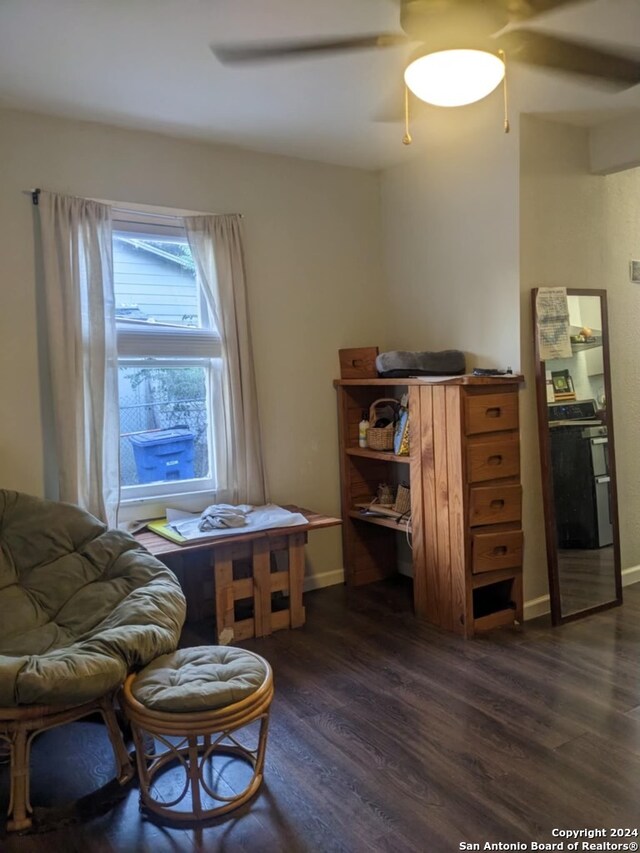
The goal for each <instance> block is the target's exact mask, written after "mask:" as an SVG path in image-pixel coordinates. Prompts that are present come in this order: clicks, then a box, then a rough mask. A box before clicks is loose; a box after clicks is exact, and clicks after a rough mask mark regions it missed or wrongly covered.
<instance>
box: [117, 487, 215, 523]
mask: <svg viewBox="0 0 640 853" xmlns="http://www.w3.org/2000/svg"><path fill="white" fill-rule="evenodd" d="M215 499H216V494H215V492H214V491H211V490H209V491H202V490H201V491H197V492H173V493H171V494H165V495H153V496H148V497H140V498H123V499H122V500H121V501H120V510H119V512H118V523H122V522H134V521H151V520H153V519H155V518H163V517H164V515H165V514H166V511H167V507H171V508H172V509H181V510H184V511H185V512H202V510H203V509H206V507H207V506H209V504H211V503H213V502H214V501H215Z"/></svg>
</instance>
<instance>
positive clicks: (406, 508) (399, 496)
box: [393, 484, 411, 515]
mask: <svg viewBox="0 0 640 853" xmlns="http://www.w3.org/2000/svg"><path fill="white" fill-rule="evenodd" d="M393 509H394V510H395V512H401V513H402V514H403V515H405V514H406V513H407V512H411V491H410V489H409V486H405V485H404V484H401V485H399V486H398V491H397V492H396V502H395V503H394V505H393Z"/></svg>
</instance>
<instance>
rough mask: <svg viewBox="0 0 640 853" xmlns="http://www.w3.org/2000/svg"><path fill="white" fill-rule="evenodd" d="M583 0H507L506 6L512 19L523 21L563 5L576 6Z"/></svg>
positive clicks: (583, 0) (560, 7) (561, 7)
mask: <svg viewBox="0 0 640 853" xmlns="http://www.w3.org/2000/svg"><path fill="white" fill-rule="evenodd" d="M584 2H585V0H508V3H507V8H508V11H509V16H510V18H511V20H513V21H524V20H526V19H527V18H533V17H534V16H535V15H542V14H543V13H544V12H553V11H555V10H556V9H563V8H564V7H565V6H576V5H578V4H579V3H584Z"/></svg>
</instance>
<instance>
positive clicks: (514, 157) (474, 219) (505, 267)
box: [382, 105, 520, 369]
mask: <svg viewBox="0 0 640 853" xmlns="http://www.w3.org/2000/svg"><path fill="white" fill-rule="evenodd" d="M474 106H476V107H478V110H477V111H474V110H473V109H470V111H469V112H466V111H465V110H459V111H443V112H442V113H439V114H438V118H439V122H438V135H437V136H436V135H434V134H433V133H432V135H431V136H430V138H429V139H428V140H426V141H424V142H422V143H421V140H420V137H419V134H418V131H416V132H415V134H414V138H415V142H414V145H422V152H421V154H420V156H419V157H418V158H415V159H413V160H412V161H411V162H410V163H408V164H406V165H402V166H398V167H395V168H392V169H389V170H387V171H385V172H384V173H383V175H382V215H383V233H384V240H385V264H386V272H387V278H388V281H389V290H388V293H389V302H388V316H389V318H390V323H389V326H390V329H392V332H393V346H394V347H395V348H398V349H409V350H411V349H417V350H439V349H449V348H456V349H461V350H464V351H465V352H466V353H467V355H468V358H467V364H468V367H469V368H472V367H474V366H482V367H501V368H504V367H507V366H511V367H512V368H514V369H516V368H517V367H518V366H519V360H520V345H519V341H520V330H519V323H518V251H519V249H518V239H519V232H518V130H517V128H514V129H513V131H512V132H511V133H510V134H508V135H507V134H504V133H503V132H502V124H501V120H500V117H499V115H497V114H496V115H493V112H491V113H489V112H487V113H486V114H485V112H483V111H482V110H480V109H479V105H474Z"/></svg>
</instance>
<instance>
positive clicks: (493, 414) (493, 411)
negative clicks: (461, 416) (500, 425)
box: [485, 406, 502, 418]
mask: <svg viewBox="0 0 640 853" xmlns="http://www.w3.org/2000/svg"><path fill="white" fill-rule="evenodd" d="M501 414H502V409H501V407H500V406H491V407H490V408H489V409H485V415H486V417H488V418H499V417H500V415H501Z"/></svg>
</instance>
